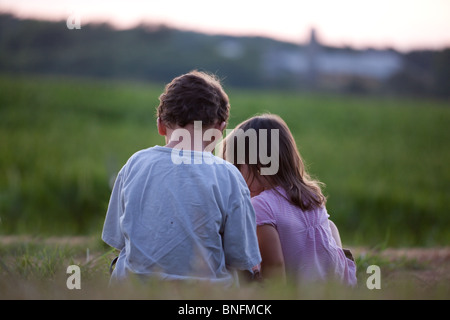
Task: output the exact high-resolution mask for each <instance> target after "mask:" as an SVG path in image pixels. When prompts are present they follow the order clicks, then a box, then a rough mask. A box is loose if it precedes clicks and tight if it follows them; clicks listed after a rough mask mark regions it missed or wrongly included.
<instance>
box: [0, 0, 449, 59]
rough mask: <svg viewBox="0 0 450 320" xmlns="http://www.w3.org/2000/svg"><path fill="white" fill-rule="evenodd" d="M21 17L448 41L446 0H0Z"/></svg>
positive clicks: (441, 44) (434, 45)
mask: <svg viewBox="0 0 450 320" xmlns="http://www.w3.org/2000/svg"><path fill="white" fill-rule="evenodd" d="M0 11H3V12H11V13H14V14H15V15H17V16H19V17H40V18H44V19H52V20H55V19H58V20H67V19H68V18H69V16H70V15H71V14H72V13H76V14H78V15H79V17H80V18H81V27H82V26H83V24H85V23H88V22H91V21H102V22H109V23H111V24H113V25H115V26H117V27H120V28H129V27H133V26H135V25H137V24H139V23H141V22H150V23H165V24H167V25H169V26H173V27H178V28H182V29H188V30H196V31H201V32H206V33H221V34H232V35H260V36H269V37H272V38H276V39H279V40H286V41H290V42H296V43H303V42H305V41H306V40H307V38H308V37H309V32H310V29H311V28H312V27H314V28H315V29H316V31H317V34H318V38H319V40H320V41H321V42H322V43H324V44H327V45H333V46H341V45H349V46H352V47H355V48H366V47H373V48H386V47H392V48H395V49H397V50H402V51H407V50H411V49H422V48H427V49H442V48H445V47H450V0H308V1H306V0H271V1H265V0H259V1H258V0H226V1H214V0H147V1H145V0H141V1H138V0H122V1H119V0H0Z"/></svg>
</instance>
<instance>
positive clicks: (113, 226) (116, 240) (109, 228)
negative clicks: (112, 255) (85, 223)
mask: <svg viewBox="0 0 450 320" xmlns="http://www.w3.org/2000/svg"><path fill="white" fill-rule="evenodd" d="M123 212H124V206H123V200H122V171H121V172H119V174H118V175H117V178H116V181H115V183H114V187H113V191H112V193H111V198H110V200H109V204H108V211H107V212H106V218H105V222H104V225H103V232H102V240H103V241H104V242H106V243H107V244H108V245H110V246H111V247H113V248H116V249H118V250H122V249H123V247H124V246H125V239H124V236H123V234H122V231H121V228H120V218H121V216H122V215H123Z"/></svg>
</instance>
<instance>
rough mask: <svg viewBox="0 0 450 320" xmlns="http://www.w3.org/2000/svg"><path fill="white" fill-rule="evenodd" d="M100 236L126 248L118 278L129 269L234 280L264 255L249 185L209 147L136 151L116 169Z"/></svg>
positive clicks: (164, 275)
mask: <svg viewBox="0 0 450 320" xmlns="http://www.w3.org/2000/svg"><path fill="white" fill-rule="evenodd" d="M175 151H180V153H178V152H175ZM176 154H181V155H182V157H181V158H180V157H178V158H177V157H175V158H174V155H176ZM102 239H103V241H105V242H106V243H107V244H108V245H110V246H112V247H114V248H117V249H119V250H121V251H120V255H119V258H118V260H117V263H116V267H115V269H114V272H113V274H112V279H118V280H120V279H124V278H127V276H128V275H129V274H130V273H131V274H139V275H148V276H151V275H154V276H157V277H159V278H162V279H198V280H209V281H213V282H223V283H225V284H230V283H232V282H233V281H234V271H233V270H234V269H239V270H251V269H252V267H254V266H256V265H258V264H259V263H260V262H261V256H260V253H259V247H258V241H257V237H256V224H255V212H254V209H253V206H252V204H251V201H250V192H249V190H248V188H247V185H246V183H245V181H244V179H243V177H242V175H241V174H240V172H239V171H238V170H237V169H236V168H235V167H234V166H233V165H232V164H230V163H228V162H226V161H224V160H223V159H221V158H219V157H216V156H214V155H213V154H211V153H208V152H198V151H185V150H184V151H181V150H177V149H171V148H166V147H160V146H155V147H152V148H148V149H145V150H141V151H139V152H137V153H135V154H134V155H133V156H132V157H131V158H130V159H129V160H128V162H127V163H126V164H125V166H124V167H123V168H122V169H121V170H120V172H119V174H118V176H117V179H116V182H115V184H114V188H113V191H112V194H111V199H110V202H109V206H108V211H107V214H106V219H105V223H104V227H103V234H102Z"/></svg>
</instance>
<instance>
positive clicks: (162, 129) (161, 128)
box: [156, 117, 167, 136]
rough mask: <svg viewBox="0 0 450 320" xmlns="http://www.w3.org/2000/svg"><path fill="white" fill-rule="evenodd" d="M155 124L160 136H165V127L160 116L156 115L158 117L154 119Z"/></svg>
mask: <svg viewBox="0 0 450 320" xmlns="http://www.w3.org/2000/svg"><path fill="white" fill-rule="evenodd" d="M156 126H157V127H158V133H159V134H160V135H162V136H165V135H166V134H167V128H166V126H165V125H164V123H163V122H162V121H161V118H160V117H158V119H156Z"/></svg>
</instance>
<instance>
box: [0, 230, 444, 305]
mask: <svg viewBox="0 0 450 320" xmlns="http://www.w3.org/2000/svg"><path fill="white" fill-rule="evenodd" d="M3 239H5V238H3ZM6 239H7V238H6ZM12 239H13V240H11V241H7V240H5V241H3V243H2V244H1V245H0V254H1V256H2V262H1V263H0V299H158V300H159V299H170V300H203V299H208V300H241V299H242V300H255V299H256V300H280V299H282V300H293V299H448V298H449V297H450V287H449V286H448V283H446V282H445V281H444V282H441V283H439V282H436V283H433V284H430V285H428V286H426V287H424V286H423V285H422V283H420V282H414V281H413V279H405V278H401V277H400V278H399V277H398V276H391V275H393V274H394V272H395V273H396V274H397V273H398V272H405V273H408V272H414V271H416V270H422V269H427V268H428V266H427V264H426V263H424V262H421V261H416V260H414V259H408V258H398V259H394V260H393V259H387V258H386V257H384V256H383V255H382V253H383V250H381V251H377V250H367V251H366V250H364V251H361V252H360V253H358V255H357V256H356V263H357V267H358V274H357V277H358V286H357V287H356V288H346V287H342V286H339V285H337V284H334V283H328V284H325V285H321V286H317V285H316V286H313V287H309V286H300V287H299V286H295V285H293V283H288V284H287V285H282V284H280V283H277V282H267V281H266V282H264V283H252V284H248V283H242V284H241V287H240V288H230V289H224V288H222V287H216V286H212V285H208V284H187V283H162V282H159V281H150V282H149V283H146V284H143V283H141V282H138V281H131V282H129V283H127V284H126V285H123V286H118V287H110V286H109V272H108V270H109V263H110V261H111V259H112V258H113V257H114V256H115V252H113V251H112V250H110V249H109V248H107V247H105V245H104V244H102V243H101V242H100V241H99V240H98V238H95V237H78V238H77V237H74V238H62V239H61V238H57V239H56V238H39V237H21V238H20V237H19V238H17V237H16V238H14V237H12ZM88 249H89V254H87V250H88ZM74 264H75V265H78V266H80V269H81V273H80V274H81V278H80V284H81V288H80V289H72V290H70V289H68V287H67V285H66V282H67V279H68V277H69V276H70V275H71V273H67V267H68V266H70V265H74ZM370 265H378V266H379V267H380V269H381V289H379V290H378V289H373V290H369V289H368V288H367V286H366V281H367V279H368V277H369V276H370V274H367V273H366V270H367V267H368V266H370Z"/></svg>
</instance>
